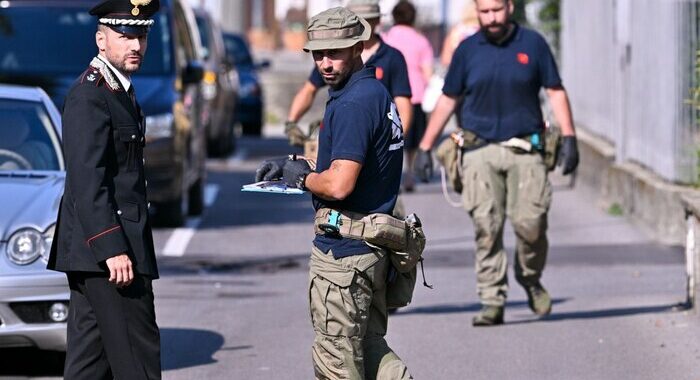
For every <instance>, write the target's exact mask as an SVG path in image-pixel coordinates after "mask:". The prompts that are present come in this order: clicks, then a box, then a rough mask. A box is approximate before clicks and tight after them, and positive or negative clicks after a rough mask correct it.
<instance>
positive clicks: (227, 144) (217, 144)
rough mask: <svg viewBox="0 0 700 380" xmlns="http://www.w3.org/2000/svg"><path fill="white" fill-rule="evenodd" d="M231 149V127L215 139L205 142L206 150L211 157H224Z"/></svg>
mask: <svg viewBox="0 0 700 380" xmlns="http://www.w3.org/2000/svg"><path fill="white" fill-rule="evenodd" d="M232 150H233V128H227V129H226V131H225V132H224V133H223V134H222V136H219V138H217V139H216V140H210V141H208V142H207V151H208V152H209V153H210V154H209V156H211V157H226V156H227V155H228V154H229V153H231V151H232Z"/></svg>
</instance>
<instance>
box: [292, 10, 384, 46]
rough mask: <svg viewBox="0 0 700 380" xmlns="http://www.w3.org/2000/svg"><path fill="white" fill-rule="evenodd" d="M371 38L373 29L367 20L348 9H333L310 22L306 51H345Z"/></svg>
mask: <svg viewBox="0 0 700 380" xmlns="http://www.w3.org/2000/svg"><path fill="white" fill-rule="evenodd" d="M371 36H372V28H371V27H370V26H369V24H368V23H367V21H365V19H363V18H362V17H359V16H357V15H356V14H355V13H353V12H351V11H349V10H348V9H347V8H343V7H336V8H331V9H328V10H325V11H323V12H321V13H319V14H317V15H316V16H314V17H311V20H309V26H308V27H307V28H306V37H307V41H306V44H305V45H304V51H306V52H308V51H313V50H325V49H344V48H347V47H350V46H353V45H355V44H356V43H358V42H362V41H367V40H369V38H370V37H371Z"/></svg>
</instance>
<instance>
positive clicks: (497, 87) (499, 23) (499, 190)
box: [415, 0, 578, 326]
mask: <svg viewBox="0 0 700 380" xmlns="http://www.w3.org/2000/svg"><path fill="white" fill-rule="evenodd" d="M476 7H477V13H478V16H479V23H480V25H481V29H480V31H479V32H478V33H476V34H474V35H473V36H471V37H469V38H467V39H466V40H464V41H463V42H462V43H461V44H460V45H459V46H458V47H457V50H456V51H455V53H454V55H453V57H452V62H451V63H450V68H449V71H448V73H447V75H446V77H445V86H444V87H443V90H442V91H443V94H442V95H441V97H440V98H439V99H438V103H437V105H436V107H435V110H434V111H433V114H432V115H431V118H430V122H429V124H428V129H427V131H426V133H425V135H424V137H423V139H422V141H421V143H420V145H419V153H418V156H417V157H416V163H415V168H416V170H417V173H416V174H417V175H418V177H419V178H422V179H424V180H426V181H427V179H428V178H429V177H430V176H431V175H432V159H431V155H430V150H431V148H432V147H433V145H434V143H435V141H436V140H437V138H438V137H439V136H440V134H441V132H442V129H443V128H444V126H445V124H446V122H447V120H448V118H449V117H450V115H451V114H452V112H453V111H455V104H456V100H457V99H458V98H459V97H460V96H464V102H463V103H462V105H461V109H460V110H457V112H461V120H462V128H464V129H465V134H468V135H469V136H470V137H472V138H471V139H470V141H472V144H470V145H471V146H470V147H469V148H467V147H465V149H464V150H463V156H462V162H461V163H462V169H463V170H462V185H463V190H462V199H463V207H464V209H465V210H466V211H467V212H468V213H469V215H470V216H471V218H472V220H473V222H474V229H475V235H476V260H475V261H476V265H475V267H476V268H475V269H476V278H477V290H478V294H479V298H480V299H481V304H482V309H481V312H480V313H479V314H478V315H477V316H475V317H474V319H473V320H472V324H473V325H474V326H489V325H497V324H502V323H503V314H504V305H505V301H506V295H507V291H508V279H507V277H506V272H507V265H506V252H505V249H504V246H503V225H504V222H505V217H506V215H507V216H508V217H509V218H510V220H511V223H512V225H513V229H514V230H515V235H516V238H517V243H516V248H515V250H516V255H515V277H516V280H517V281H518V283H519V284H520V285H521V286H523V288H525V291H526V293H527V296H528V304H529V306H530V308H531V309H532V311H533V312H534V313H535V314H537V315H540V316H544V315H547V314H549V313H550V312H551V308H552V302H551V299H550V296H549V294H548V293H547V291H546V290H545V289H544V287H543V286H542V284H541V282H540V277H541V276H542V271H543V270H544V266H545V262H546V259H547V250H548V242H547V211H548V210H549V206H550V202H551V196H552V189H551V185H550V183H549V180H548V179H547V168H546V167H545V163H544V160H543V149H542V147H543V144H542V140H543V132H544V125H545V123H544V121H543V118H542V111H541V108H540V100H539V92H540V89H541V88H545V90H546V93H547V96H548V98H549V101H550V104H551V106H552V110H553V112H554V116H555V118H556V121H557V123H558V124H559V127H560V128H561V132H562V135H563V136H564V137H563V144H562V147H561V150H560V152H561V155H560V157H559V158H560V164H561V165H562V166H563V174H565V175H566V174H570V173H572V172H573V171H574V170H575V169H576V166H577V165H578V149H577V146H576V137H575V131H574V125H573V119H572V116H571V108H570V105H569V100H568V97H567V95H566V91H565V90H564V87H563V86H562V82H561V78H560V77H559V73H558V71H557V66H556V63H555V61H554V57H553V56H552V53H551V51H550V50H549V47H548V46H547V43H546V42H545V40H544V38H542V36H540V35H539V34H537V33H536V32H534V31H532V30H529V29H526V28H523V27H521V26H520V25H518V24H516V23H514V22H512V21H510V16H511V15H512V13H513V0H476ZM465 140H466V139H465Z"/></svg>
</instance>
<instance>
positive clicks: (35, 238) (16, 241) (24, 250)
mask: <svg viewBox="0 0 700 380" xmlns="http://www.w3.org/2000/svg"><path fill="white" fill-rule="evenodd" d="M46 251H48V248H47V246H46V241H45V237H44V235H42V234H41V232H39V231H37V230H35V229H33V228H25V229H22V230H19V231H17V232H15V233H14V234H12V236H11V237H10V240H9V242H8V244H7V257H8V258H9V259H10V261H12V262H13V263H15V264H17V265H27V264H31V263H33V262H34V261H36V259H38V258H39V257H41V256H44V255H46V254H47V253H46Z"/></svg>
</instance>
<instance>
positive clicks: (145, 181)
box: [143, 179, 148, 187]
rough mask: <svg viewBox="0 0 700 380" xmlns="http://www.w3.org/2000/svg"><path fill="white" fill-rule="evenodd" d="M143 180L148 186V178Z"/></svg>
mask: <svg viewBox="0 0 700 380" xmlns="http://www.w3.org/2000/svg"><path fill="white" fill-rule="evenodd" d="M143 182H144V183H145V185H146V187H148V180H147V179H146V180H144V181H143Z"/></svg>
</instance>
